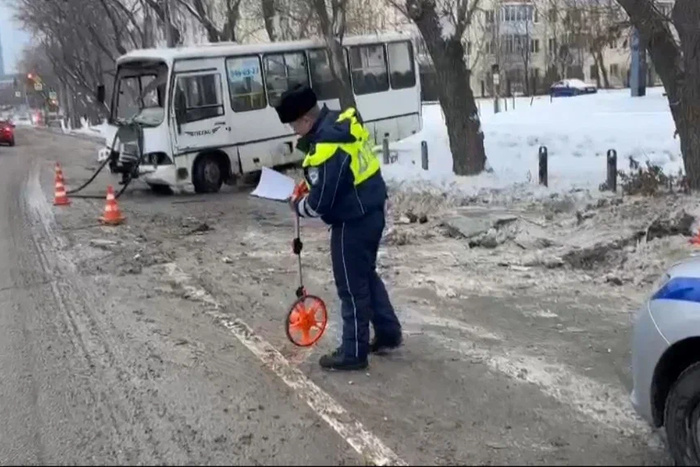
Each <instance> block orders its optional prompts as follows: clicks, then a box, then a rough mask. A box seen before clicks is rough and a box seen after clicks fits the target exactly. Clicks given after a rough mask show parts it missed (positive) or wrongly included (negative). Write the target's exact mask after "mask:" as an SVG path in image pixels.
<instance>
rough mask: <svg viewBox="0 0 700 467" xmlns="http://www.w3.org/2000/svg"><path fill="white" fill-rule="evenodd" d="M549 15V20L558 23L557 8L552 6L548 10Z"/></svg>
mask: <svg viewBox="0 0 700 467" xmlns="http://www.w3.org/2000/svg"><path fill="white" fill-rule="evenodd" d="M547 15H548V16H549V22H550V23H556V22H557V16H559V12H558V11H557V9H556V8H551V9H550V10H549V11H548V12H547Z"/></svg>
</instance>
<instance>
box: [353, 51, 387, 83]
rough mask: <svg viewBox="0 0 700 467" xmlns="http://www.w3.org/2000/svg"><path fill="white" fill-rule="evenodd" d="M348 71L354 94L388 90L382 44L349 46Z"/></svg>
mask: <svg viewBox="0 0 700 467" xmlns="http://www.w3.org/2000/svg"><path fill="white" fill-rule="evenodd" d="M349 52H350V73H351V75H352V82H353V87H354V88H355V94H357V95H361V94H372V93H375V92H384V91H388V90H389V74H388V72H387V67H386V54H385V53H384V45H383V44H372V45H362V46H357V47H350V51H349Z"/></svg>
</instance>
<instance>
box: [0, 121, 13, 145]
mask: <svg viewBox="0 0 700 467" xmlns="http://www.w3.org/2000/svg"><path fill="white" fill-rule="evenodd" d="M0 143H2V144H7V145H8V146H14V145H15V125H14V123H12V122H8V121H7V120H0Z"/></svg>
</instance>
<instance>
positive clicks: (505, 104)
mask: <svg viewBox="0 0 700 467" xmlns="http://www.w3.org/2000/svg"><path fill="white" fill-rule="evenodd" d="M503 103H504V107H505V111H506V112H508V98H507V97H505V98H503Z"/></svg>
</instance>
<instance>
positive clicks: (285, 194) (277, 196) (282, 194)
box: [251, 167, 296, 201]
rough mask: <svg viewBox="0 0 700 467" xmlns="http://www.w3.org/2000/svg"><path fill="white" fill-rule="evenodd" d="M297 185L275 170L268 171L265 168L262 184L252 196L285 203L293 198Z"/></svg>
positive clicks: (261, 176)
mask: <svg viewBox="0 0 700 467" xmlns="http://www.w3.org/2000/svg"><path fill="white" fill-rule="evenodd" d="M295 184H296V183H295V182H294V179H293V178H291V177H287V176H286V175H284V174H281V173H279V172H277V171H275V170H272V169H268V168H267V167H263V169H262V174H261V175H260V182H259V183H258V186H257V187H255V190H253V192H252V193H251V195H252V196H257V197H259V198H265V199H272V200H276V201H284V200H286V199H288V198H289V197H290V196H292V192H293V191H294V185H295Z"/></svg>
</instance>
